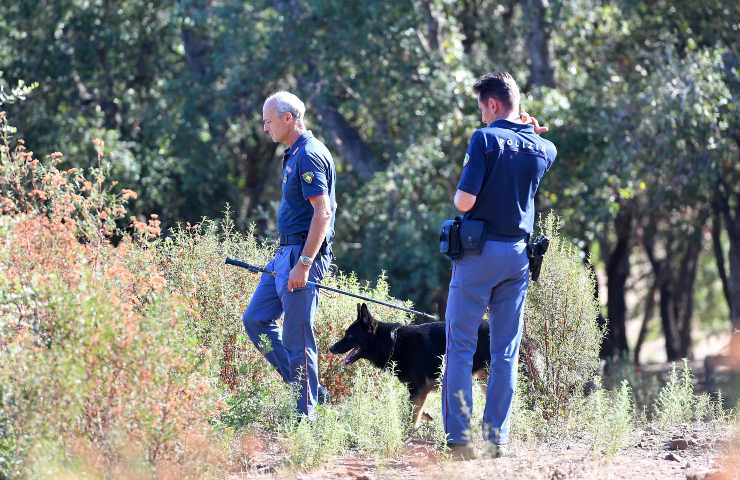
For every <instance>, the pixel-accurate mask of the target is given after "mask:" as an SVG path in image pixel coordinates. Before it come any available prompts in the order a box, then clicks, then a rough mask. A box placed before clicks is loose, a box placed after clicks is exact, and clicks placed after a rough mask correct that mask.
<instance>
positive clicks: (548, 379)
mask: <svg viewBox="0 0 740 480" xmlns="http://www.w3.org/2000/svg"><path fill="white" fill-rule="evenodd" d="M540 229H541V231H542V233H544V234H545V235H547V237H548V238H549V239H550V246H549V249H548V251H547V254H546V255H545V258H544V261H543V264H542V270H541V273H540V278H539V280H538V281H537V282H532V283H531V284H530V287H529V293H528V296H527V304H526V307H525V313H524V318H525V322H524V338H523V342H522V351H523V358H524V361H525V365H526V368H527V375H528V379H529V389H530V390H531V392H532V393H533V395H531V397H530V398H531V399H532V401H534V402H535V403H537V404H538V408H541V409H542V412H543V414H544V415H545V416H546V417H550V416H556V415H559V414H561V413H562V412H564V410H565V409H566V408H567V406H568V403H569V400H570V398H571V397H572V396H573V395H578V394H579V393H580V392H582V391H583V387H584V385H585V383H586V382H587V381H589V380H590V379H591V378H592V376H593V374H594V373H595V372H596V370H597V368H598V366H599V346H600V344H601V339H602V337H603V334H604V332H603V331H602V330H601V329H600V328H599V326H598V325H597V323H596V315H597V313H598V304H597V302H596V300H595V299H594V294H593V292H594V276H593V272H591V271H590V270H589V269H588V268H587V267H586V266H584V264H583V261H582V260H581V258H580V256H579V254H578V251H577V250H576V249H575V248H574V247H573V246H571V245H570V244H569V243H568V242H567V240H566V239H565V238H563V236H562V235H561V233H560V220H559V219H558V218H557V217H556V216H555V214H553V213H550V214H548V215H547V216H546V217H544V219H543V220H542V221H541V224H540Z"/></svg>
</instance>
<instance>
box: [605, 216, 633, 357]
mask: <svg viewBox="0 0 740 480" xmlns="http://www.w3.org/2000/svg"><path fill="white" fill-rule="evenodd" d="M633 223H634V220H633V215H632V212H631V208H630V207H626V206H622V208H621V209H620V211H619V214H618V215H617V218H616V219H615V220H614V230H615V233H616V235H617V239H616V243H615V245H614V248H613V249H612V250H611V252H609V255H608V258H607V264H606V275H607V332H606V336H605V337H604V343H603V344H602V358H606V359H608V358H616V357H621V356H623V355H625V354H626V353H627V351H628V350H629V347H628V345H627V302H626V301H625V285H626V284H627V278H628V277H629V273H630V265H629V256H630V250H631V248H632V246H631V243H630V239H631V237H632V235H633Z"/></svg>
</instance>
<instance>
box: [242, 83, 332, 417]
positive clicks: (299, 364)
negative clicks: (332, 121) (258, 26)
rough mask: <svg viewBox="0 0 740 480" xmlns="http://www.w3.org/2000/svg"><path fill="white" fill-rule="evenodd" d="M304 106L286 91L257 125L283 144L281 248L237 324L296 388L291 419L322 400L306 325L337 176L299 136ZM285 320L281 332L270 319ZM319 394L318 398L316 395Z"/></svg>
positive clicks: (322, 268) (326, 245)
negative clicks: (295, 407)
mask: <svg viewBox="0 0 740 480" xmlns="http://www.w3.org/2000/svg"><path fill="white" fill-rule="evenodd" d="M305 113H306V107H305V106H304V104H303V102H302V101H301V100H300V99H299V98H298V97H296V96H295V95H293V94H292V93H289V92H277V93H275V94H274V95H271V96H270V97H268V98H267V100H265V103H264V106H263V107H262V120H263V127H264V130H265V133H267V134H268V135H270V138H272V140H273V141H274V142H278V143H281V144H283V145H287V146H288V148H287V149H286V150H285V153H284V155H283V174H282V177H281V178H282V184H283V186H282V195H281V198H280V207H279V209H278V218H277V223H278V230H279V231H280V248H279V249H278V251H277V253H276V254H275V258H273V259H272V261H270V263H268V264H267V266H266V267H265V268H266V269H267V270H270V271H274V272H276V273H277V275H276V276H275V277H273V276H272V275H270V274H267V273H265V274H263V275H262V278H261V279H260V283H259V285H257V290H256V291H255V292H254V295H252V298H251V299H250V301H249V306H248V307H247V309H246V311H245V312H244V316H243V317H242V322H243V323H244V328H245V329H246V330H247V334H249V338H250V339H251V340H252V342H253V343H254V344H255V345H256V346H257V348H259V349H260V351H261V352H262V353H263V354H264V355H265V357H266V358H267V360H268V361H269V362H270V363H271V364H272V365H273V366H274V367H275V369H276V370H277V371H278V373H280V375H281V376H282V377H283V379H284V380H285V381H286V382H289V383H293V384H298V392H299V398H298V412H299V413H301V414H303V415H305V416H307V417H308V418H310V419H313V418H315V415H316V404H317V403H318V401H319V397H320V396H325V395H326V394H325V393H324V392H321V391H322V390H323V387H322V386H321V385H319V363H318V351H317V346H316V338H315V337H314V332H313V325H314V317H315V315H316V309H317V308H318V303H319V291H318V289H317V288H316V287H315V286H313V285H307V283H306V282H307V281H309V280H310V281H312V282H318V281H320V280H321V279H322V278H323V277H324V275H325V274H326V272H327V270H328V268H329V264H330V262H331V247H330V246H331V241H332V239H333V237H334V217H335V212H336V209H337V203H336V201H335V199H334V188H335V183H336V171H335V169H334V160H333V159H332V156H331V154H330V153H329V150H327V148H326V147H325V146H324V144H323V143H321V142H320V141H319V140H318V139H316V138H315V137H314V136H313V135H312V134H311V132H310V131H309V130H306V127H305V124H304V120H303V117H304V115H305ZM283 313H285V318H284V321H283V327H282V328H281V327H280V326H279V325H278V323H277V320H278V318H280V315H281V314H283ZM320 392H321V393H320Z"/></svg>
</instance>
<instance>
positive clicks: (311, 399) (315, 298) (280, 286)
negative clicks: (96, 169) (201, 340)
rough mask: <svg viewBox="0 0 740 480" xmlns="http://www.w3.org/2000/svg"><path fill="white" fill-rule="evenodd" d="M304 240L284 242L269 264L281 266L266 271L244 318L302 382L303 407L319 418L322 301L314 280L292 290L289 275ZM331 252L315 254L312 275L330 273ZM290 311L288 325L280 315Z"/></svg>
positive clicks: (289, 377) (276, 360)
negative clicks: (317, 319) (317, 326)
mask: <svg viewBox="0 0 740 480" xmlns="http://www.w3.org/2000/svg"><path fill="white" fill-rule="evenodd" d="M302 249H303V245H287V246H283V247H280V249H279V250H278V251H277V253H276V255H275V257H274V258H273V259H272V260H271V261H270V263H268V264H267V266H266V267H265V268H266V269H267V270H271V271H275V272H277V276H276V277H273V276H272V275H269V274H262V277H261V278H260V282H259V285H257V289H256V290H255V292H254V295H252V298H251V300H250V301H249V306H247V309H246V311H245V312H244V315H243V316H242V322H243V323H244V328H245V329H246V331H247V334H248V335H249V338H250V339H251V340H252V342H253V343H254V344H255V345H256V346H257V348H258V349H259V350H260V351H261V352H262V353H263V354H264V355H265V357H266V358H267V360H268V361H269V362H270V363H271V364H272V365H273V366H274V367H275V369H276V370H277V371H278V373H280V375H281V376H282V377H283V380H285V381H286V382H288V383H299V385H300V386H299V395H300V396H299V398H298V412H299V413H302V414H305V415H307V416H308V417H309V418H314V417H315V415H316V404H317V400H318V388H319V359H318V351H317V346H316V338H315V337H314V332H313V326H314V318H315V316H316V310H317V308H318V304H319V292H318V289H317V288H316V287H314V286H311V285H307V286H306V287H305V288H301V289H296V290H293V291H292V292H289V291H288V275H289V274H290V270H291V269H292V268H293V265H295V263H296V262H297V261H298V257H300V255H301V251H302ZM330 262H331V256H330V255H328V254H327V255H319V256H317V257H316V259H315V260H314V263H313V265H312V266H311V270H310V272H309V275H308V280H309V281H312V282H318V281H320V280H321V279H322V278H323V277H324V274H326V271H327V270H328V268H329V264H330ZM283 313H284V314H285V315H284V319H283V326H282V328H281V327H280V326H279V325H278V323H277V320H278V319H279V318H280V315H281V314H283Z"/></svg>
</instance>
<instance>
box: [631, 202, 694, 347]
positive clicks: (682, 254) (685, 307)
mask: <svg viewBox="0 0 740 480" xmlns="http://www.w3.org/2000/svg"><path fill="white" fill-rule="evenodd" d="M707 218H708V215H707V214H705V213H700V214H699V215H697V216H696V218H695V219H693V221H692V220H691V219H686V222H687V225H688V224H691V225H692V226H691V227H690V228H691V231H690V232H689V233H688V235H683V234H681V233H676V232H677V231H678V227H677V226H675V225H669V226H668V227H667V228H668V229H669V230H668V231H667V232H666V233H665V241H664V245H663V250H664V251H665V253H664V256H663V258H658V255H657V253H656V248H655V245H656V238H655V236H656V235H655V232H656V231H657V230H656V228H655V226H654V224H655V221H653V222H651V223H652V224H653V226H652V228H651V229H650V231H651V233H650V234H647V235H646V236H645V239H644V241H645V251H646V253H647V255H648V258H649V259H650V264H651V265H652V267H653V272H654V273H655V277H656V278H655V281H656V283H657V285H658V291H659V292H660V319H661V325H662V327H663V334H664V336H665V348H666V356H667V358H668V361H675V360H680V359H682V358H690V357H691V321H692V316H693V314H694V292H693V290H694V281H695V280H696V272H697V266H698V263H699V253H700V252H701V242H702V228H703V225H704V223H705V222H706V220H707ZM697 225H698V226H697Z"/></svg>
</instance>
